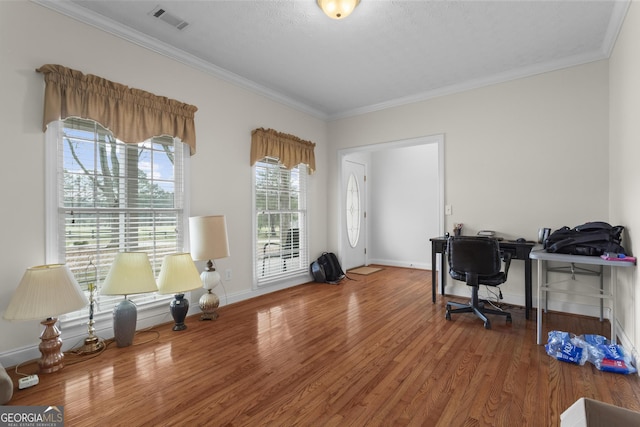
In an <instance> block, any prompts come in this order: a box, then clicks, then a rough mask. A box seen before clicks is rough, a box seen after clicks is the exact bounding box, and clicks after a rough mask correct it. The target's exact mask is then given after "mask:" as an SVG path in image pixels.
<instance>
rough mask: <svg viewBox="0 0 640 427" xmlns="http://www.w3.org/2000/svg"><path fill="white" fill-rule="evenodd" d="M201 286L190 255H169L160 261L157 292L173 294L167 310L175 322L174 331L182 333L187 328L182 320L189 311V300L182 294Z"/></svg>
mask: <svg viewBox="0 0 640 427" xmlns="http://www.w3.org/2000/svg"><path fill="white" fill-rule="evenodd" d="M200 286H202V282H201V281H200V276H199V275H198V269H197V268H196V265H195V264H194V263H193V258H191V254H188V253H182V254H169V255H166V256H165V257H164V259H163V260H162V267H160V276H158V292H160V293H161V294H174V299H173V301H171V304H170V305H169V308H170V310H171V315H172V316H173V320H174V321H175V325H174V326H173V330H174V331H182V330H184V329H186V328H187V325H185V324H184V319H185V317H187V312H188V311H189V300H188V299H186V298H185V297H184V293H185V292H188V291H192V290H194V289H197V288H199V287H200Z"/></svg>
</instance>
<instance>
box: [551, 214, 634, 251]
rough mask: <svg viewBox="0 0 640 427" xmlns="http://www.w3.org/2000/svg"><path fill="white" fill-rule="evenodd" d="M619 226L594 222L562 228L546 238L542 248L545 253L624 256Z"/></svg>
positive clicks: (620, 227) (621, 227)
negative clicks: (612, 254)
mask: <svg viewBox="0 0 640 427" xmlns="http://www.w3.org/2000/svg"><path fill="white" fill-rule="evenodd" d="M623 231H624V227H623V226H621V225H616V226H611V225H610V224H608V223H606V222H601V221H595V222H587V223H584V224H582V225H578V226H576V227H574V228H569V227H566V226H565V227H562V228H560V229H558V230H556V231H554V232H553V233H551V234H550V235H549V237H547V239H546V240H545V241H544V248H545V249H546V250H547V252H552V253H561V254H571V255H589V256H600V255H602V254H604V253H605V252H609V253H617V254H624V253H626V252H625V250H624V248H623V247H622V246H621V245H620V244H621V242H622V232H623Z"/></svg>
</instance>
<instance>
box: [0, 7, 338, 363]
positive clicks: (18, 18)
mask: <svg viewBox="0 0 640 427" xmlns="http://www.w3.org/2000/svg"><path fill="white" fill-rule="evenodd" d="M0 57H1V60H0V93H1V94H2V102H0V123H1V125H2V129H3V131H4V135H5V136H4V144H3V149H4V155H3V158H4V159H5V164H4V165H3V167H2V168H0V174H1V175H0V177H1V179H2V183H3V186H2V200H3V202H2V205H1V206H0V221H1V222H2V223H3V224H5V229H4V231H3V242H4V245H3V249H2V253H1V256H0V313H2V312H4V311H5V309H6V307H7V304H8V302H9V300H10V298H11V296H12V295H13V292H14V290H15V288H16V287H17V285H18V283H19V281H20V279H21V277H22V275H23V274H24V271H25V269H26V268H28V267H30V266H33V265H38V264H42V263H44V262H45V258H44V256H45V255H44V247H45V244H44V236H45V230H44V215H45V213H44V175H43V167H44V145H43V144H44V134H43V132H42V111H43V95H44V82H43V78H42V75H40V74H38V73H36V71H35V70H36V68H37V67H39V66H41V65H43V64H47V63H55V64H61V65H64V66H67V67H70V68H74V69H77V70H79V71H82V72H84V73H91V74H96V75H99V76H101V77H104V78H106V79H109V80H112V81H115V82H118V83H122V84H125V85H128V86H130V87H135V88H139V89H143V90H146V91H149V92H152V93H155V94H157V95H161V96H166V97H169V98H174V99H177V100H179V101H182V102H186V103H189V104H193V105H196V106H197V107H198V112H197V113H196V116H195V122H196V134H197V153H196V155H195V156H193V157H192V158H191V159H192V161H191V166H192V173H191V183H192V193H191V214H192V215H208V214H225V215H227V225H228V231H229V245H230V250H231V257H230V258H226V259H223V260H219V261H218V263H217V264H218V268H219V269H221V270H223V271H224V270H226V269H231V270H232V273H233V278H232V280H231V281H230V282H227V283H226V284H225V286H226V289H227V292H228V294H229V295H228V297H229V301H230V302H233V301H237V300H239V299H244V298H248V297H251V296H253V295H256V293H255V292H253V291H252V268H251V259H252V253H253V251H252V250H251V248H252V239H251V229H252V227H251V224H252V216H251V215H252V214H251V179H252V173H251V168H250V166H249V151H250V144H251V130H252V129H255V128H257V127H266V128H273V129H276V130H279V131H282V132H286V133H291V134H294V135H297V136H299V137H300V138H303V139H305V140H311V141H314V142H316V143H317V146H316V163H317V172H316V173H315V174H314V175H312V176H311V177H310V182H309V192H310V197H309V201H310V203H309V225H310V239H309V241H310V242H311V248H310V251H311V253H320V252H321V251H323V250H325V248H326V246H327V245H326V235H327V233H326V227H325V212H326V199H327V192H326V189H327V187H326V180H327V178H326V177H327V169H328V168H327V163H328V161H327V144H326V140H327V136H326V133H327V125H326V123H325V122H324V121H321V120H318V119H316V118H313V117H310V116H309V115H307V114H304V113H300V112H298V111H294V110H292V109H290V108H288V107H284V106H282V105H280V104H277V103H275V102H272V101H270V100H268V99H266V98H264V97H261V96H258V95H255V94H253V93H250V92H248V91H246V90H243V89H240V88H238V87H236V86H234V85H231V84H229V83H226V82H224V81H222V80H220V79H218V78H215V77H213V76H211V75H208V74H205V73H203V72H201V71H198V70H195V69H192V68H189V67H187V66H184V65H182V64H180V63H178V62H176V61H173V60H170V59H168V58H166V57H164V56H161V55H159V54H156V53H154V52H151V51H149V50H145V49H143V48H141V47H139V46H137V45H134V44H131V43H129V42H127V41H124V40H122V39H119V38H116V37H114V36H112V35H110V34H107V33H105V32H102V31H100V30H97V29H95V28H93V27H90V26H87V25H85V24H81V23H79V22H77V21H75V20H72V19H70V18H67V17H65V16H63V15H60V14H58V13H55V12H53V11H50V10H48V9H46V8H44V7H41V6H38V5H36V4H34V3H31V2H27V1H13V2H5V1H3V2H0ZM261 291H262V290H261ZM198 297H199V294H198V293H197V292H194V293H193V295H192V297H191V300H192V301H197V298H198ZM223 302H224V298H223ZM194 305H197V304H194ZM167 313H168V309H167ZM109 317H110V316H107V320H106V322H108V323H111V320H110V319H109ZM169 320H170V317H167V319H166V321H169ZM98 328H100V325H98ZM41 331H42V326H41V325H40V324H39V322H37V321H33V322H16V323H10V322H7V321H6V320H4V319H2V318H0V337H1V339H0V360H2V361H3V363H5V364H9V362H10V361H11V360H10V359H7V356H6V355H7V354H8V353H10V352H11V353H12V354H14V353H16V352H20V351H21V350H22V349H25V348H35V346H37V345H38V343H39V340H38V336H39V335H40V333H41ZM85 336H86V333H85ZM63 339H64V340H65V344H74V343H75V342H76V341H77V340H76V338H73V337H70V336H68V333H67V335H66V336H65V331H63ZM35 351H36V354H37V350H35ZM7 360H9V362H8V361H7Z"/></svg>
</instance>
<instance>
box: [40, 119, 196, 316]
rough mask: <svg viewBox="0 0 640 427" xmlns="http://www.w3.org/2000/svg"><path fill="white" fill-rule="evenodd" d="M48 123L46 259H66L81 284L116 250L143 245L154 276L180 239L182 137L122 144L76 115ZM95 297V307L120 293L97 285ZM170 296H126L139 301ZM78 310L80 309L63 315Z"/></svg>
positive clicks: (108, 306) (104, 306)
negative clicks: (110, 293) (102, 290)
mask: <svg viewBox="0 0 640 427" xmlns="http://www.w3.org/2000/svg"><path fill="white" fill-rule="evenodd" d="M49 128H50V129H48V130H47V139H48V141H47V145H48V146H55V147H56V155H55V156H52V157H55V159H56V160H55V163H56V165H55V167H53V162H51V163H49V165H50V168H49V169H50V170H49V171H48V173H49V174H54V176H55V179H52V181H54V184H53V185H50V187H49V188H48V190H47V192H48V193H50V194H48V205H49V206H50V207H51V206H54V207H53V208H52V209H48V212H49V213H53V214H54V215H50V216H51V218H48V224H47V229H48V230H47V232H48V245H47V246H48V251H47V252H48V254H47V255H48V257H47V258H48V260H47V262H52V261H53V262H62V263H66V264H67V265H68V266H69V268H70V270H71V271H72V272H73V274H74V275H75V277H76V279H77V280H78V282H79V283H80V285H81V286H82V287H83V288H84V289H85V290H87V289H88V286H89V284H91V283H97V284H98V285H99V284H100V283H102V281H103V280H104V278H105V277H106V275H107V273H108V271H109V268H110V267H111V264H112V263H113V260H114V258H115V255H116V254H117V253H118V252H123V251H132V252H146V253H147V254H148V255H149V260H150V261H151V265H152V268H153V269H154V272H155V274H156V276H157V274H158V272H159V270H160V266H161V264H162V259H163V258H164V256H165V255H166V254H169V253H175V252H182V248H183V246H184V242H183V236H184V234H185V233H184V230H185V227H184V218H185V217H188V215H187V214H186V212H185V208H184V206H185V200H184V194H185V191H184V190H185V185H184V179H183V174H184V165H185V161H186V159H188V151H187V150H185V149H184V148H183V144H182V143H181V142H180V141H179V140H177V139H176V140H174V138H172V137H167V136H162V137H155V138H151V139H149V140H147V141H145V142H141V143H139V144H125V143H123V142H121V141H119V140H117V139H116V138H114V137H113V136H112V134H111V133H110V132H109V131H108V130H106V129H105V128H103V127H102V126H101V125H100V124H98V123H96V122H94V121H91V120H84V119H78V118H68V119H66V120H64V121H59V122H53V123H51V125H50V126H49ZM50 138H55V139H56V141H55V142H57V144H55V143H54V142H53V141H51V140H49V139H50ZM185 153H187V154H186V155H185ZM48 176H49V177H51V175H48ZM95 297H96V300H97V309H98V310H97V313H100V312H107V311H108V312H110V311H111V310H112V308H113V306H114V305H115V304H116V303H118V302H119V301H121V300H122V297H108V296H101V295H100V294H99V292H98V293H97V295H95ZM170 298H171V296H164V295H158V294H145V295H137V296H136V295H133V296H132V298H131V299H132V300H133V301H134V302H136V304H138V305H140V304H141V303H142V304H144V303H150V302H153V301H158V300H162V301H166V300H167V299H170ZM163 304H164V302H163ZM87 311H88V309H87ZM80 317H82V318H84V317H85V313H84V311H81V312H76V313H72V314H70V315H67V316H66V317H65V318H64V319H66V320H69V319H74V318H80Z"/></svg>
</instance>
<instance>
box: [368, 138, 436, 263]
mask: <svg viewBox="0 0 640 427" xmlns="http://www.w3.org/2000/svg"><path fill="white" fill-rule="evenodd" d="M369 178H370V179H369V180H368V184H369V190H370V191H369V194H370V200H371V208H370V210H369V211H368V215H367V217H368V219H369V223H370V232H369V237H370V239H369V242H370V244H369V247H368V249H369V256H370V259H369V261H370V262H371V263H374V264H376V263H377V264H385V265H396V266H401V267H416V268H425V269H428V268H431V248H430V246H429V245H428V244H425V238H428V237H433V236H436V235H438V219H439V218H438V214H439V212H438V197H439V196H438V194H439V193H438V146H437V144H424V145H416V146H413V147H403V148H392V149H386V150H381V151H375V152H373V153H372V162H371V171H370V173H369ZM416 236H422V237H423V239H416Z"/></svg>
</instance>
